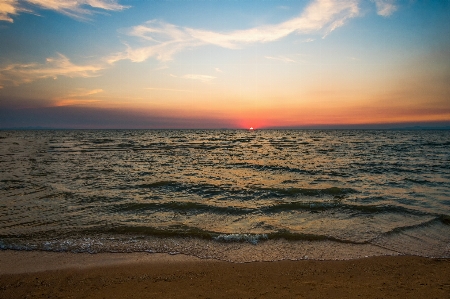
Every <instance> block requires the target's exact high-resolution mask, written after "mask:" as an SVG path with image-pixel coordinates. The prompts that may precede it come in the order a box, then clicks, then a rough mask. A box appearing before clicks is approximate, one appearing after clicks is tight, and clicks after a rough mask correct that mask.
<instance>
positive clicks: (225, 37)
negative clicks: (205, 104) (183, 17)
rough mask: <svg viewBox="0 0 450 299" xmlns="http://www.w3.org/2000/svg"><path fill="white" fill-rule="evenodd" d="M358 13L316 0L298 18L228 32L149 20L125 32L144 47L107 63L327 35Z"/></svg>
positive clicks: (345, 3) (350, 5)
mask: <svg viewBox="0 0 450 299" xmlns="http://www.w3.org/2000/svg"><path fill="white" fill-rule="evenodd" d="M358 13H359V9H358V0H342V1H332V0H315V1H313V2H312V3H311V4H309V5H308V6H307V8H306V9H305V10H304V11H303V12H302V13H301V14H300V15H299V16H298V17H295V18H292V19H290V20H287V21H285V22H282V23H279V24H272V25H263V26H258V27H254V28H250V29H244V30H235V31H230V32H215V31H210V30H203V29H194V28H189V27H181V26H176V25H174V24H170V23H166V22H163V21H160V20H151V21H148V22H146V23H144V24H142V25H139V26H135V27H132V28H130V29H129V30H127V31H126V33H127V34H128V35H129V36H134V37H138V38H139V39H140V40H141V41H142V42H144V43H145V45H144V46H141V47H132V46H130V45H129V44H126V47H127V48H126V50H125V51H123V52H120V53H116V54H114V55H112V56H111V57H110V58H109V62H110V63H114V62H116V61H118V60H123V59H129V60H131V61H133V62H141V61H145V60H147V59H149V58H150V57H154V58H156V59H158V60H160V61H168V60H172V59H173V56H174V54H176V53H178V52H180V51H182V50H185V49H189V48H194V47H199V46H202V45H207V44H213V45H216V46H219V47H223V48H228V49H238V48H242V47H243V46H245V45H247V44H252V43H268V42H274V41H277V40H279V39H282V38H284V37H286V36H288V35H290V34H293V33H296V34H311V33H319V34H321V35H322V36H326V35H327V34H329V33H330V32H332V31H333V30H335V29H336V28H338V27H340V26H342V25H344V24H345V22H346V21H347V20H348V19H350V18H353V17H355V16H357V15H358Z"/></svg>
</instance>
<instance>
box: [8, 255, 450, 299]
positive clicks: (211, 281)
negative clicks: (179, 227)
mask: <svg viewBox="0 0 450 299" xmlns="http://www.w3.org/2000/svg"><path fill="white" fill-rule="evenodd" d="M0 298H427V299H431V298H450V260H447V259H427V258H419V257H408V256H397V257H372V258H365V259H359V260H349V261H310V260H306V261H305V260H304V261H280V262H255V263H245V264H236V263H229V262H221V261H215V260H200V259H198V258H195V257H188V256H183V255H166V254H146V253H132V254H123V253H121V254H92V255H91V254H70V253H49V252H17V251H0Z"/></svg>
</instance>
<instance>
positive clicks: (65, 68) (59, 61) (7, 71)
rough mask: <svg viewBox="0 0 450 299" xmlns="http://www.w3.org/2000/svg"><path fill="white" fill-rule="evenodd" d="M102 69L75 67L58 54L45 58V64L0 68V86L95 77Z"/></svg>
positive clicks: (15, 65)
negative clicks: (45, 80)
mask: <svg viewBox="0 0 450 299" xmlns="http://www.w3.org/2000/svg"><path fill="white" fill-rule="evenodd" d="M103 69H104V66H101V65H77V64H74V63H72V62H71V61H70V60H69V58H67V57H66V56H64V55H62V54H58V56H56V57H52V58H47V60H46V63H45V64H39V63H29V64H19V63H17V64H10V65H7V66H4V67H0V84H3V85H16V86H17V85H21V84H24V83H29V82H33V81H36V80H39V79H46V78H54V79H57V78H58V77H59V76H65V77H70V78H75V77H83V78H88V77H96V76H98V75H99V72H100V71H101V70H103Z"/></svg>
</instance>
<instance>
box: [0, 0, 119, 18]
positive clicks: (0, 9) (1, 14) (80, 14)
mask: <svg viewBox="0 0 450 299" xmlns="http://www.w3.org/2000/svg"><path fill="white" fill-rule="evenodd" d="M36 7H37V8H40V9H48V10H54V11H56V12H58V13H61V14H64V15H67V16H69V17H72V18H75V19H86V16H87V15H92V14H93V13H95V12H96V10H94V9H101V10H109V11H120V10H123V9H126V8H128V6H125V5H120V4H119V3H118V2H117V0H21V1H19V0H2V2H1V3H0V21H7V22H11V23H12V22H13V18H12V17H13V16H14V15H17V14H19V13H20V12H34V11H35V8H36Z"/></svg>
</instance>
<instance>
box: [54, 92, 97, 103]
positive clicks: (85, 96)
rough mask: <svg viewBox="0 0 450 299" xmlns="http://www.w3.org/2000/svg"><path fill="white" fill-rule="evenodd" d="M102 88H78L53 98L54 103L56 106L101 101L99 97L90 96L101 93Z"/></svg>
mask: <svg viewBox="0 0 450 299" xmlns="http://www.w3.org/2000/svg"><path fill="white" fill-rule="evenodd" d="M102 92H103V89H91V90H87V89H78V90H76V91H74V92H71V93H69V94H67V95H65V96H62V97H57V98H55V99H54V101H55V103H54V105H55V106H57V107H62V106H80V105H83V106H86V105H90V104H93V103H98V102H101V100H99V99H95V98H93V97H92V96H93V95H95V94H98V93H102Z"/></svg>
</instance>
